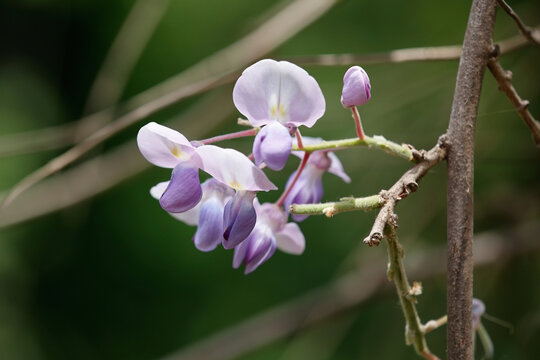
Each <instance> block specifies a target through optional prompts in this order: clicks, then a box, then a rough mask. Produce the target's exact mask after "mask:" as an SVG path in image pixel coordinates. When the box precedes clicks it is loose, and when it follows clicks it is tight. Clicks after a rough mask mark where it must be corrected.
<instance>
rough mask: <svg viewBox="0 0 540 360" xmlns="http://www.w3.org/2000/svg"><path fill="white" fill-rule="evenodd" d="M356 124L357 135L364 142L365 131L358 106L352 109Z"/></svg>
mask: <svg viewBox="0 0 540 360" xmlns="http://www.w3.org/2000/svg"><path fill="white" fill-rule="evenodd" d="M351 111H352V114H353V119H354V123H355V125H356V133H357V134H358V139H360V140H364V129H363V128H362V120H361V119H360V113H359V112H358V108H357V107H356V106H353V107H352V108H351Z"/></svg>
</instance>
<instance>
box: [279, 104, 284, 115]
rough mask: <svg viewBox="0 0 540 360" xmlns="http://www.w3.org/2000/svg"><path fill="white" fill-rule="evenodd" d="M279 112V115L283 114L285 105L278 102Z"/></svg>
mask: <svg viewBox="0 0 540 360" xmlns="http://www.w3.org/2000/svg"><path fill="white" fill-rule="evenodd" d="M279 114H280V115H281V117H284V116H285V106H284V105H283V104H279Z"/></svg>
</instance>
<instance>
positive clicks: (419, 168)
mask: <svg viewBox="0 0 540 360" xmlns="http://www.w3.org/2000/svg"><path fill="white" fill-rule="evenodd" d="M366 138H367V136H366V137H365V138H364V140H365V139H366ZM356 140H357V141H360V140H358V139H356ZM444 141H445V137H444V136H441V137H440V138H439V141H438V143H437V145H435V146H434V147H433V148H432V149H431V150H429V151H427V152H425V151H417V150H414V151H412V155H411V157H413V158H414V161H415V162H418V163H417V164H416V165H414V166H413V167H412V168H411V169H409V170H408V171H407V172H405V174H403V176H401V178H400V179H399V180H398V181H397V182H396V183H395V184H394V185H393V186H392V187H391V188H390V189H389V190H388V191H381V192H380V193H379V194H378V195H371V196H367V197H362V198H353V197H351V198H343V199H341V200H340V201H336V202H328V203H322V204H293V205H291V207H290V209H289V211H290V212H291V213H292V214H298V215H326V216H327V217H332V216H334V215H337V214H339V213H342V212H347V211H355V210H363V211H370V210H374V209H378V208H380V207H382V206H386V209H384V211H383V210H381V213H383V212H387V211H391V212H392V211H393V209H394V206H395V203H396V202H397V201H399V200H401V199H403V198H404V197H406V196H407V195H408V194H410V193H412V192H414V191H416V190H417V189H418V182H419V181H420V179H422V177H423V176H424V175H425V174H426V173H427V172H428V171H429V169H431V168H432V167H433V166H435V165H437V164H438V163H439V162H441V161H442V160H443V159H444V158H445V156H446V151H445V143H444ZM307 148H308V146H306V149H307ZM380 216H381V217H384V219H381V220H380V221H379V223H381V224H382V228H380V229H379V227H377V225H375V226H374V229H373V230H372V231H371V233H370V236H368V237H367V238H366V240H367V239H372V238H373V239H372V240H371V241H372V244H371V245H375V242H376V241H375V240H376V238H378V239H379V242H380V239H382V230H383V228H384V224H385V223H386V220H385V219H388V217H387V216H386V217H385V215H380ZM376 223H377V221H376ZM376 233H378V235H376ZM366 240H364V241H365V242H367V241H366Z"/></svg>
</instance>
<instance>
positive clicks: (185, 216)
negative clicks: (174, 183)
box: [150, 181, 199, 226]
mask: <svg viewBox="0 0 540 360" xmlns="http://www.w3.org/2000/svg"><path fill="white" fill-rule="evenodd" d="M168 186H169V181H164V182H160V183H159V184H157V185H156V186H153V187H152V188H151V189H150V195H152V197H153V198H154V199H156V200H159V199H160V198H161V195H163V193H164V192H165V190H166V189H167V187H168ZM169 214H170V215H171V216H172V217H174V218H175V219H177V220H180V221H182V222H183V223H185V224H186V225H191V226H195V225H197V221H198V219H199V204H197V205H196V206H195V207H194V208H192V209H189V210H188V211H184V212H182V213H176V214H175V213H169Z"/></svg>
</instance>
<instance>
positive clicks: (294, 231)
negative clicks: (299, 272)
mask: <svg viewBox="0 0 540 360" xmlns="http://www.w3.org/2000/svg"><path fill="white" fill-rule="evenodd" d="M276 240H277V247H278V249H279V250H281V251H283V252H286V253H288V254H294V255H300V254H302V253H303V252H304V249H305V248H306V240H305V238H304V234H302V230H300V227H299V226H298V225H297V224H295V223H288V224H287V225H285V227H284V228H283V229H282V230H281V231H280V232H278V233H277V234H276Z"/></svg>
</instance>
